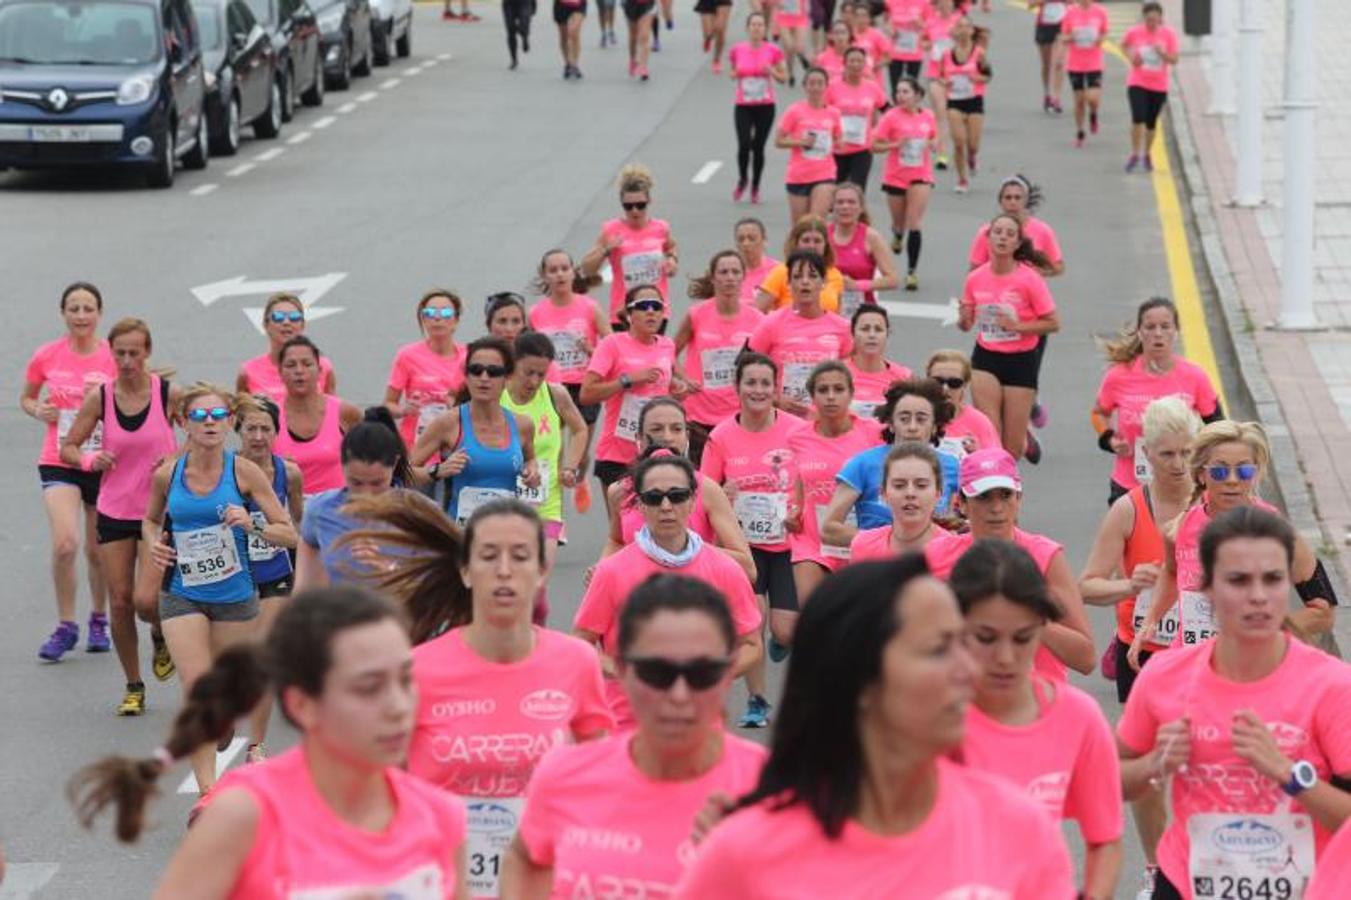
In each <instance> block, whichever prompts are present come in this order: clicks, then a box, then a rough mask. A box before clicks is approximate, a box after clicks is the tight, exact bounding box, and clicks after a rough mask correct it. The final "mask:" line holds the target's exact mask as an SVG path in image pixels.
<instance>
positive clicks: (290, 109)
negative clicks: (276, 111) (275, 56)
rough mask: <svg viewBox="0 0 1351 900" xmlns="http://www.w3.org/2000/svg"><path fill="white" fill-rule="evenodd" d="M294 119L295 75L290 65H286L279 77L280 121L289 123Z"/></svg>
mask: <svg viewBox="0 0 1351 900" xmlns="http://www.w3.org/2000/svg"><path fill="white" fill-rule="evenodd" d="M295 117H296V73H295V71H294V70H293V69H292V68H291V64H290V63H287V64H286V73H285V74H284V75H282V76H281V120H282V121H283V122H289V121H291V120H292V119H294V118H295Z"/></svg>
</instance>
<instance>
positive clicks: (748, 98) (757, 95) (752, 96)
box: [741, 76, 769, 103]
mask: <svg viewBox="0 0 1351 900" xmlns="http://www.w3.org/2000/svg"><path fill="white" fill-rule="evenodd" d="M741 99H742V100H743V101H745V102H746V103H764V102H766V101H767V100H769V79H768V78H762V77H759V76H756V77H753V78H743V79H741Z"/></svg>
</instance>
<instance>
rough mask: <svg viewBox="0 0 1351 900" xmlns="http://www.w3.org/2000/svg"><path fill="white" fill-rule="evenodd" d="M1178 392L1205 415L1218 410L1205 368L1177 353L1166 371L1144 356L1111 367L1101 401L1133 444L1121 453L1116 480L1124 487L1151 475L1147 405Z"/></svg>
mask: <svg viewBox="0 0 1351 900" xmlns="http://www.w3.org/2000/svg"><path fill="white" fill-rule="evenodd" d="M1170 396H1177V397H1181V398H1182V399H1183V400H1185V401H1186V402H1187V405H1188V406H1190V407H1191V408H1192V409H1194V410H1196V412H1197V413H1199V414H1200V415H1201V416H1202V417H1203V418H1204V417H1205V416H1208V415H1210V414H1212V413H1213V412H1215V409H1216V406H1217V405H1218V403H1219V398H1218V397H1216V396H1215V388H1214V387H1213V386H1212V385H1211V383H1210V376H1209V375H1207V374H1206V373H1205V370H1204V369H1202V368H1201V367H1200V366H1198V365H1196V364H1195V363H1193V362H1190V361H1189V360H1186V359H1183V358H1182V357H1180V356H1174V357H1173V368H1172V369H1171V370H1170V371H1168V372H1164V373H1162V374H1155V373H1153V372H1151V371H1150V370H1149V366H1148V364H1147V363H1146V362H1145V358H1144V357H1143V356H1138V357H1136V358H1135V359H1134V360H1132V361H1131V362H1129V363H1118V364H1116V365H1114V366H1112V367H1111V368H1109V369H1108V370H1107V373H1106V374H1105V375H1104V376H1103V379H1102V386H1101V387H1099V388H1098V399H1097V405H1098V406H1099V407H1100V408H1101V409H1102V410H1103V412H1105V413H1108V414H1109V415H1110V414H1111V413H1113V412H1115V413H1116V426H1115V427H1116V436H1117V437H1119V438H1121V439H1122V440H1123V441H1126V442H1127V443H1128V444H1130V447H1131V453H1130V455H1129V456H1117V457H1116V463H1115V465H1114V466H1113V467H1112V480H1113V481H1115V482H1116V483H1117V484H1119V485H1121V486H1122V487H1124V488H1127V489H1129V488H1133V487H1135V486H1136V485H1138V484H1139V483H1140V479H1142V478H1144V479H1148V478H1150V477H1151V473H1150V470H1149V460H1148V459H1146V458H1145V454H1144V435H1143V419H1144V415H1145V409H1146V408H1147V407H1148V406H1149V404H1150V403H1153V402H1154V401H1155V400H1158V399H1159V398H1161V397H1170Z"/></svg>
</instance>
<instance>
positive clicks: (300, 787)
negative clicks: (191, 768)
mask: <svg viewBox="0 0 1351 900" xmlns="http://www.w3.org/2000/svg"><path fill="white" fill-rule="evenodd" d="M412 669H413V654H412V648H411V647H410V646H409V642H408V632H407V629H406V628H405V626H404V624H403V622H402V620H401V618H400V616H399V614H398V612H397V611H396V610H395V609H394V608H393V607H392V606H390V605H389V604H388V603H387V602H386V601H384V600H382V599H379V598H377V597H375V596H374V595H372V594H369V593H366V592H365V591H359V590H355V589H353V588H330V589H327V590H323V591H314V592H311V593H309V594H306V595H304V596H297V597H296V602H295V603H291V604H288V605H287V607H286V608H285V609H284V610H282V612H281V615H279V616H278V617H277V621H276V623H275V625H274V626H273V628H272V632H271V633H270V634H269V635H268V637H267V639H266V641H265V642H263V643H261V644H253V643H250V644H245V645H243V646H239V647H233V648H231V649H229V650H227V651H226V652H224V653H222V654H221V655H220V657H218V658H217V659H216V661H215V663H214V664H213V665H212V666H211V668H210V669H209V670H208V671H207V672H205V673H204V674H203V675H202V676H201V677H200V678H199V679H198V680H197V684H196V686H195V688H194V690H193V692H192V695H191V696H190V697H189V698H188V701H187V703H186V704H185V706H184V708H183V710H182V712H180V713H179V715H178V718H177V719H176V720H175V723H174V727H173V730H172V731H171V732H170V734H169V737H168V739H167V740H166V741H165V744H164V746H163V747H159V748H157V749H156V751H155V753H154V754H153V756H151V757H150V758H148V759H127V758H125V757H109V758H107V759H104V760H102V761H100V762H97V763H94V764H93V765H91V766H89V767H88V768H86V769H83V770H82V771H81V772H80V773H79V774H77V775H76V777H75V779H74V781H73V782H72V784H71V790H72V796H74V797H75V805H76V811H77V812H78V814H79V817H80V820H81V822H83V823H84V824H85V826H86V827H88V826H89V825H91V824H92V822H93V820H94V819H95V817H97V816H98V814H99V813H100V812H102V811H103V809H105V808H106V807H108V806H110V805H111V806H114V807H116V809H117V815H118V826H117V836H118V838H119V839H120V840H122V841H125V842H128V843H129V842H132V841H135V840H136V839H137V837H139V836H140V834H141V831H142V829H143V827H144V815H145V804H146V801H147V800H148V799H149V797H150V795H151V793H152V792H153V790H154V787H155V783H156V782H157V781H158V780H159V779H160V778H161V777H163V775H164V774H165V772H167V771H168V770H169V769H170V768H171V767H172V766H173V764H174V761H175V760H178V759H183V758H185V757H187V756H190V755H191V754H192V753H193V752H194V751H196V750H197V749H198V748H199V747H201V746H202V745H207V746H210V745H211V744H212V743H214V742H216V741H217V740H219V739H220V738H222V737H224V736H225V735H226V734H228V733H229V729H230V728H231V727H232V725H233V724H234V721H235V719H236V718H238V717H239V716H243V715H245V714H246V713H247V712H248V711H249V710H250V709H251V708H252V707H253V706H255V705H256V704H257V703H258V701H259V700H260V699H261V697H262V695H263V693H264V691H265V690H267V688H268V687H269V686H271V687H272V688H273V689H274V690H275V691H276V697H277V702H278V703H279V704H280V705H281V707H282V709H283V710H285V712H286V717H287V719H289V720H290V721H291V722H292V723H294V724H295V725H296V727H297V728H298V729H299V730H300V732H301V738H300V746H298V747H296V748H295V749H293V750H289V751H287V752H286V753H283V754H281V755H279V756H277V757H275V758H273V759H269V760H267V761H266V762H263V763H260V764H258V765H255V766H246V767H244V768H242V769H236V770H235V771H233V772H231V773H230V774H228V775H227V776H226V777H225V778H224V779H222V781H221V782H220V783H219V784H218V785H217V786H216V789H215V790H214V791H212V794H211V802H210V803H209V804H207V805H206V806H205V808H203V809H202V810H201V814H200V815H199V816H198V817H197V819H196V821H195V822H194V823H193V826H192V828H190V829H189V830H188V833H187V836H186V837H185V838H184V839H183V843H182V844H180V845H179V847H178V849H177V850H176V851H175V852H174V855H173V858H172V859H170V860H169V864H168V867H167V868H166V869H165V872H164V875H163V876H162V877H161V879H160V883H159V887H158V888H157V890H156V891H155V894H154V896H155V898H156V900H169V898H180V897H194V898H204V900H227V898H228V900H244V898H249V900H282V898H288V897H289V898H295V897H301V896H306V897H321V896H340V895H341V896H379V897H388V896H400V897H410V898H411V897H417V898H433V897H434V898H450V897H468V896H469V893H468V890H467V888H466V885H465V859H464V843H465V822H464V807H463V806H462V805H461V804H460V802H459V801H457V800H455V799H454V798H453V797H450V796H448V795H447V794H446V793H445V792H444V791H442V790H440V789H439V788H437V787H435V786H434V785H430V784H427V783H426V782H424V781H422V780H421V779H419V778H415V777H413V776H412V775H409V774H408V773H406V772H405V771H404V769H403V765H404V759H405V756H406V753H407V750H408V742H409V737H410V736H411V734H412V732H413V726H414V713H415V711H416V709H417V692H416V690H415V689H414V687H413V681H412V674H411V673H412Z"/></svg>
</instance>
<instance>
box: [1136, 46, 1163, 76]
mask: <svg viewBox="0 0 1351 900" xmlns="http://www.w3.org/2000/svg"><path fill="white" fill-rule="evenodd" d="M1140 66H1141V67H1142V68H1145V69H1153V70H1155V71H1157V70H1159V69H1162V68H1163V54H1161V53H1160V52H1159V48H1158V47H1156V46H1154V45H1153V44H1145V45H1144V46H1143V47H1141V48H1140Z"/></svg>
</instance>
